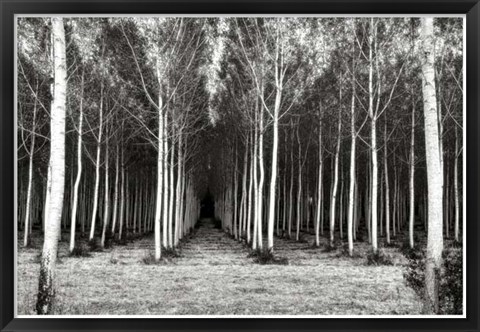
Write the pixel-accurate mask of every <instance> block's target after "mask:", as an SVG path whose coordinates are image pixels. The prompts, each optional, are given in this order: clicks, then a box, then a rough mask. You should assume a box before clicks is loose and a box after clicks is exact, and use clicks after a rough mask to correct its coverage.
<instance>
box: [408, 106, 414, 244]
mask: <svg viewBox="0 0 480 332" xmlns="http://www.w3.org/2000/svg"><path fill="white" fill-rule="evenodd" d="M411 136H412V137H411V141H410V211H409V212H410V213H409V222H408V233H409V239H410V248H413V247H414V245H415V244H414V240H413V227H414V226H415V105H413V109H412V129H411Z"/></svg>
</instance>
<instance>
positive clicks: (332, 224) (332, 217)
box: [330, 90, 342, 247]
mask: <svg viewBox="0 0 480 332" xmlns="http://www.w3.org/2000/svg"><path fill="white" fill-rule="evenodd" d="M341 101H342V93H341V90H340V102H341ZM340 108H341V105H340ZM341 133H342V118H341V113H339V116H338V136H337V146H336V150H335V166H334V170H333V190H332V199H331V201H330V246H331V247H333V246H334V241H335V210H336V203H337V191H338V160H339V156H340V144H341Z"/></svg>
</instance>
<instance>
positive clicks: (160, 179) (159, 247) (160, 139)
mask: <svg viewBox="0 0 480 332" xmlns="http://www.w3.org/2000/svg"><path fill="white" fill-rule="evenodd" d="M157 66H158V64H157ZM162 108H163V99H162V95H161V91H159V96H158V146H157V149H158V155H157V197H156V204H155V220H154V237H155V260H157V261H158V260H159V259H160V257H161V255H162V243H161V242H160V218H161V213H162V201H163V164H164V160H163V159H164V152H163V146H164V145H163V140H164V136H165V134H164V132H163V129H164V125H163V112H162Z"/></svg>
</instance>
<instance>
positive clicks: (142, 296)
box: [17, 220, 421, 315]
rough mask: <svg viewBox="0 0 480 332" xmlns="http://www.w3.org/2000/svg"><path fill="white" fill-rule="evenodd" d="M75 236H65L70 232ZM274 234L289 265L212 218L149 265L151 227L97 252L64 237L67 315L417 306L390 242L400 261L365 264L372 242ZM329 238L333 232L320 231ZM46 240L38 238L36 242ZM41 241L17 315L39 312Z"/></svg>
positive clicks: (24, 279)
mask: <svg viewBox="0 0 480 332" xmlns="http://www.w3.org/2000/svg"><path fill="white" fill-rule="evenodd" d="M66 237H67V236H65V238H66ZM313 239H314V238H313V235H311V234H307V233H303V234H302V239H301V241H299V242H296V241H293V240H288V239H283V238H276V239H275V248H276V249H275V255H276V256H278V257H285V258H287V259H288V264H287V265H260V264H257V263H255V262H254V260H253V258H251V257H249V250H248V248H247V247H246V245H244V244H242V243H239V242H237V241H235V240H233V239H232V238H231V237H230V236H229V235H227V234H226V233H225V232H223V231H222V230H220V229H216V228H215V227H214V224H213V222H210V221H208V220H206V221H205V220H204V221H203V222H202V225H200V227H199V228H198V229H196V230H195V233H194V234H193V236H191V237H189V238H188V239H187V240H186V241H184V242H182V244H181V247H180V250H179V253H180V254H179V257H175V258H172V259H169V260H165V261H163V262H162V263H160V264H156V265H147V264H145V263H144V262H143V258H145V257H148V255H150V254H151V252H152V250H153V236H148V237H144V238H141V239H139V240H137V241H135V242H133V243H129V244H127V245H125V246H118V245H117V246H114V247H113V248H111V249H106V250H104V251H100V252H92V253H91V257H80V258H76V257H68V256H67V247H68V243H67V242H66V241H62V242H61V243H60V253H59V260H60V262H59V264H58V265H57V272H56V287H57V299H56V305H55V313H56V314H59V315H134V314H141V315H404V314H409V315H418V314H421V302H420V301H419V299H418V298H417V297H416V295H415V293H414V291H413V290H412V289H410V288H408V287H407V286H406V284H405V282H404V280H403V272H404V271H405V263H406V260H405V258H404V257H403V255H402V254H401V253H400V252H399V250H398V249H396V248H384V250H385V251H388V253H389V254H391V256H392V258H393V262H394V265H380V266H371V265H367V264H366V258H365V256H366V252H367V251H368V248H369V245H368V243H363V242H358V243H355V249H356V251H357V252H359V253H362V252H363V253H364V254H363V255H359V256H358V257H356V258H349V257H345V256H344V255H341V250H340V249H338V250H334V251H326V250H324V249H322V247H320V248H315V247H313V246H312V243H313ZM322 241H323V242H322V244H323V245H325V244H326V239H325V238H322ZM38 242H39V241H38ZM40 248H41V246H40V245H39V243H38V245H36V246H35V248H30V249H26V248H20V249H19V252H18V268H17V271H18V272H17V274H18V276H17V278H18V286H17V287H18V292H17V294H18V297H17V301H18V314H19V315H31V314H34V313H35V312H34V308H35V300H36V293H37V283H38V270H39V258H38V257H39V252H40Z"/></svg>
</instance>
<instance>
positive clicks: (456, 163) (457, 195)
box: [453, 126, 460, 242]
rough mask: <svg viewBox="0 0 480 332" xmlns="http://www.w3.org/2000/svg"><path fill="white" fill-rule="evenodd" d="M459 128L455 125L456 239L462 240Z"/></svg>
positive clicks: (454, 188) (454, 183) (457, 240)
mask: <svg viewBox="0 0 480 332" xmlns="http://www.w3.org/2000/svg"><path fill="white" fill-rule="evenodd" d="M458 146H459V144H458V128H457V127H456V126H455V160H454V166H453V190H454V195H455V226H454V227H455V230H454V232H455V241H456V242H459V241H460V235H459V234H460V230H459V225H460V194H459V189H458V158H459V157H460V155H459V154H460V151H459V149H458Z"/></svg>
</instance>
